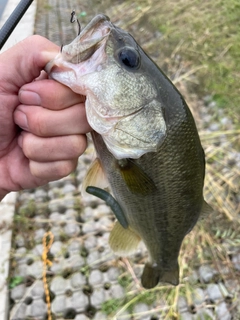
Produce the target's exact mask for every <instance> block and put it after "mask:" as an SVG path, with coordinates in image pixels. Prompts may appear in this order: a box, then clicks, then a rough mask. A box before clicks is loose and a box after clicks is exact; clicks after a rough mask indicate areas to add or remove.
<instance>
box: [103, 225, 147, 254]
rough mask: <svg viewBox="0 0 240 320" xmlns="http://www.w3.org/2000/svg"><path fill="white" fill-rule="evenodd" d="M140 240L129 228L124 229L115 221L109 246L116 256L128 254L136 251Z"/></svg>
mask: <svg viewBox="0 0 240 320" xmlns="http://www.w3.org/2000/svg"><path fill="white" fill-rule="evenodd" d="M140 240H141V238H140V237H139V235H137V234H136V233H135V232H134V231H133V230H132V229H131V228H129V227H128V228H127V229H124V228H123V227H122V226H121V224H120V223H119V222H118V221H117V222H116V223H115V225H114V227H113V229H112V231H111V233H110V237H109V245H110V247H111V249H112V250H113V252H114V253H116V254H118V255H122V254H130V253H132V252H134V250H136V248H137V246H138V244H139V242H140Z"/></svg>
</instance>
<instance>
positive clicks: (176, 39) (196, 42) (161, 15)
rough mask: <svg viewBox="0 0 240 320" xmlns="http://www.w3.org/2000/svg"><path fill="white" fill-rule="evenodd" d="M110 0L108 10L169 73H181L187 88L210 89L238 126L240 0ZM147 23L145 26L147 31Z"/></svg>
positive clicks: (202, 91) (202, 92) (205, 92)
mask: <svg viewBox="0 0 240 320" xmlns="http://www.w3.org/2000/svg"><path fill="white" fill-rule="evenodd" d="M110 3H111V4H112V8H111V9H110V10H108V11H107V14H109V16H110V17H111V19H113V20H115V21H116V22H117V23H118V24H119V25H120V26H121V27H123V28H124V29H127V30H128V31H130V32H131V33H133V35H134V37H136V39H137V41H138V42H140V43H141V45H142V46H143V47H144V49H146V51H147V52H149V53H150V54H151V55H152V56H153V58H154V60H155V61H156V62H157V64H158V65H159V66H160V67H162V68H163V69H164V70H165V71H166V73H167V75H168V76H171V77H172V78H173V79H174V78H176V77H179V75H180V77H181V76H183V75H184V74H186V77H184V80H185V81H187V82H188V84H189V86H188V87H189V88H190V89H191V90H192V92H194V93H197V94H198V95H199V96H204V95H209V94H210V95H211V96H212V98H213V100H214V101H215V102H216V103H217V105H218V107H221V108H224V110H225V112H226V113H227V114H228V115H229V116H230V117H231V118H232V119H233V120H234V122H235V124H236V125H238V126H239V122H240V121H239V120H240V112H239V111H240V107H239V106H240V86H239V81H240V55H239V52H240V28H239V17H240V2H239V0H212V1H209V0H169V1H165V0H138V1H134V2H132V1H131V3H130V2H129V1H125V2H121V3H119V2H117V4H116V1H110ZM114 4H116V5H114ZM123 12H124V13H125V14H124V15H123V14H122V13H123ZM116 16H117V17H118V18H117V19H116ZM120 19H121V20H120ZM115 21H114V22H115ZM146 29H148V30H150V35H149V36H147V37H146V34H145V33H146ZM156 32H158V33H159V36H158V37H156V36H155V35H156ZM151 34H152V36H151Z"/></svg>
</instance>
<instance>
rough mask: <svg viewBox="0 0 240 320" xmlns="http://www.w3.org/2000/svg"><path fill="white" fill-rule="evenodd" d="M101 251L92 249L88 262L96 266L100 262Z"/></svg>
mask: <svg viewBox="0 0 240 320" xmlns="http://www.w3.org/2000/svg"><path fill="white" fill-rule="evenodd" d="M99 259H100V253H99V252H98V251H96V250H95V251H92V252H90V254H89V255H88V256H87V264H88V265H91V266H96V265H97V264H98V263H99Z"/></svg>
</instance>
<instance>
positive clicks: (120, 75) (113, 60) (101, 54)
mask: <svg viewBox="0 0 240 320" xmlns="http://www.w3.org/2000/svg"><path fill="white" fill-rule="evenodd" d="M45 70H46V71H47V73H48V75H49V77H50V78H52V79H54V80H56V81H58V82H61V83H62V84H64V85H66V86H68V87H70V88H71V89H72V90H73V91H74V92H77V93H79V94H81V95H84V96H86V102H85V108H86V115H87V119H88V122H89V124H90V126H91V127H92V129H93V131H92V132H91V136H92V140H93V144H94V146H95V149H96V153H97V158H96V160H95V161H94V163H93V164H92V165H91V167H90V169H89V171H88V173H87V176H86V179H85V181H84V183H83V189H84V190H86V191H87V192H89V193H91V194H93V195H95V196H97V197H100V198H101V199H103V200H105V201H106V203H107V204H108V205H110V207H111V208H112V210H113V213H114V214H115V216H116V222H115V224H114V226H113V229H112V230H111V233H110V236H109V244H110V247H111V248H112V250H113V251H114V252H115V253H117V254H119V255H128V254H129V253H132V252H134V251H135V250H136V248H137V246H138V244H139V242H140V241H143V242H144V244H145V246H146V248H147V251H148V260H147V262H146V264H145V266H144V269H143V273H142V276H141V283H142V286H143V287H144V288H146V289H150V288H153V287H155V286H157V285H158V284H159V283H169V284H172V285H174V286H176V285H178V284H179V263H178V257H179V252H180V248H181V245H182V242H183V239H184V238H185V236H186V235H187V234H188V233H189V232H190V231H191V230H192V228H193V227H194V225H195V224H196V223H197V221H198V219H199V217H200V216H206V215H208V214H210V213H211V211H212V209H211V207H210V206H209V205H208V204H207V202H206V201H205V200H204V196H203V188H204V176H205V155H204V151H203V148H202V146H201V142H200V138H199V135H198V131H197V128H196V124H195V121H194V118H193V116H192V114H191V112H190V109H189V108H188V106H187V104H186V102H185V100H184V98H183V96H182V95H181V94H180V92H179V91H178V90H177V89H176V87H175V86H174V85H173V83H172V82H171V81H170V80H169V78H168V77H167V76H166V75H165V74H164V73H163V72H162V70H161V69H160V68H159V67H158V66H157V65H156V63H155V62H154V61H153V60H152V59H151V58H150V57H149V56H148V55H147V54H146V53H145V52H144V50H143V49H142V48H141V47H140V46H139V45H138V43H137V42H136V41H135V39H134V38H133V37H132V36H131V35H130V34H129V33H128V32H126V31H124V30H122V29H121V28H119V27H117V26H115V25H114V24H113V23H112V22H111V21H110V19H109V18H108V17H107V16H106V15H104V14H98V15H97V16H95V17H94V18H93V19H92V20H91V21H90V22H89V24H88V25H87V26H86V27H85V28H84V29H82V30H81V32H80V34H79V35H78V36H77V37H76V38H75V39H74V40H73V41H72V42H71V43H70V44H67V45H65V46H63V47H62V49H61V52H59V53H58V55H57V56H56V57H55V59H53V60H51V61H50V62H49V63H48V64H47V65H46V68H45ZM99 177H100V178H99Z"/></svg>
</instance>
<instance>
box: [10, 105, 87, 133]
mask: <svg viewBox="0 0 240 320" xmlns="http://www.w3.org/2000/svg"><path fill="white" fill-rule="evenodd" d="M14 121H15V123H16V124H17V125H18V126H19V127H21V128H22V129H23V130H25V131H29V132H31V133H33V134H35V135H37V136H40V137H54V136H62V135H72V134H83V133H87V132H89V131H90V130H91V128H90V126H89V124H88V122H87V118H86V113H85V107H84V104H83V103H81V104H76V105H74V106H72V107H69V108H67V109H63V110H59V111H52V110H48V109H45V108H42V107H37V106H36V107H35V106H26V105H20V106H18V107H17V108H16V110H15V112H14Z"/></svg>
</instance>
